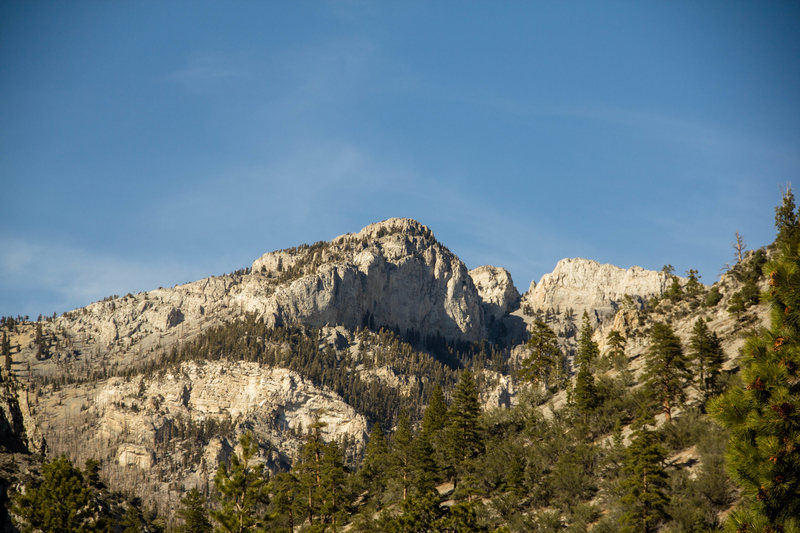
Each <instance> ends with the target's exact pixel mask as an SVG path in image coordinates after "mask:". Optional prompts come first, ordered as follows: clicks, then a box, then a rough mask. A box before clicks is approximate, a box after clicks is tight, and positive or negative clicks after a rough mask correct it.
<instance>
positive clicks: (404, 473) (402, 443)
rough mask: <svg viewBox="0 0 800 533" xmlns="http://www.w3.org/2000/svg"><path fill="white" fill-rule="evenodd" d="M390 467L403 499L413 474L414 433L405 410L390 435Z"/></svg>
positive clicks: (409, 486)
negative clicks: (401, 491) (392, 433)
mask: <svg viewBox="0 0 800 533" xmlns="http://www.w3.org/2000/svg"><path fill="white" fill-rule="evenodd" d="M392 467H393V468H392V472H393V477H394V479H395V480H397V481H398V482H399V483H400V486H401V487H402V490H403V500H405V499H406V498H408V489H409V488H411V484H412V481H413V476H414V435H413V434H412V433H411V423H410V422H409V420H408V415H407V414H406V413H405V412H403V413H400V416H399V417H398V419H397V428H396V429H395V431H394V435H393V437H392Z"/></svg>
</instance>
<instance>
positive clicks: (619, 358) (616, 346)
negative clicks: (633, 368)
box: [606, 329, 627, 370]
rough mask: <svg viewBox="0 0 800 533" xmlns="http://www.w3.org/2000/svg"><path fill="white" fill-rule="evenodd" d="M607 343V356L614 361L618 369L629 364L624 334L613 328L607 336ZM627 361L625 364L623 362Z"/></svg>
mask: <svg viewBox="0 0 800 533" xmlns="http://www.w3.org/2000/svg"><path fill="white" fill-rule="evenodd" d="M606 344H608V352H607V356H608V357H609V358H610V359H611V360H612V361H613V362H614V367H615V368H616V369H617V370H623V369H624V367H625V366H627V359H626V358H625V344H626V341H625V337H623V336H622V334H621V333H620V332H619V331H617V330H615V329H612V330H611V331H609V332H608V336H607V337H606ZM623 362H624V363H625V365H623V364H622V363H623Z"/></svg>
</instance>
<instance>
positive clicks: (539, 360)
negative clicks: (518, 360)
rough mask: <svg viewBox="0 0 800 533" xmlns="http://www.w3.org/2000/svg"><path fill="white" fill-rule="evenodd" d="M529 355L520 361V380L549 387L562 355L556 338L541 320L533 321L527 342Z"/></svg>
mask: <svg viewBox="0 0 800 533" xmlns="http://www.w3.org/2000/svg"><path fill="white" fill-rule="evenodd" d="M528 349H529V350H530V354H529V355H528V357H526V358H525V359H524V360H523V361H522V365H521V368H520V370H519V375H520V378H522V379H524V380H526V381H532V382H533V383H542V384H544V386H545V388H547V387H548V386H549V385H550V377H551V375H552V374H553V372H554V371H555V370H557V368H558V365H559V364H560V363H561V358H562V353H561V348H559V346H558V338H557V337H556V334H555V333H554V332H553V330H552V329H550V327H549V326H548V325H547V324H545V323H544V322H543V321H541V320H538V319H537V320H535V321H534V323H533V326H532V327H531V338H530V340H528Z"/></svg>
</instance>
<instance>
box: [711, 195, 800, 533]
mask: <svg viewBox="0 0 800 533" xmlns="http://www.w3.org/2000/svg"><path fill="white" fill-rule="evenodd" d="M776 225H777V226H778V238H777V239H776V244H777V245H778V246H779V256H778V257H777V258H776V259H775V260H773V261H771V262H769V263H767V264H766V265H765V266H764V272H765V273H769V292H768V293H767V294H766V295H765V297H766V300H767V301H768V302H769V304H770V306H771V325H770V328H769V329H768V330H766V329H765V330H762V331H760V332H759V333H757V334H754V335H753V336H751V337H750V338H748V339H747V341H746V343H745V346H744V348H743V356H744V361H743V366H744V369H743V371H742V382H743V384H744V386H743V388H735V389H731V390H729V391H728V392H726V393H725V394H724V395H722V396H719V397H717V398H715V399H714V400H712V402H711V403H710V405H709V412H710V413H711V414H712V416H714V417H715V418H716V419H717V420H718V421H719V422H721V423H722V424H723V425H724V426H725V427H727V428H728V429H729V430H730V438H729V441H728V451H727V465H728V470H729V472H730V473H731V476H732V477H733V479H734V480H735V481H736V482H737V483H738V484H739V485H740V486H741V487H742V488H743V489H744V494H745V498H744V501H743V504H742V505H741V507H740V509H739V510H738V511H736V512H735V513H733V514H732V516H731V518H730V523H731V524H732V526H731V527H732V528H739V529H740V530H741V531H744V530H747V531H767V530H770V531H781V530H784V531H790V530H792V531H796V530H800V519H798V517H800V246H798V244H800V243H798V238H800V233H798V217H797V214H796V213H795V207H794V197H793V195H792V193H791V190H790V189H787V192H786V193H785V194H784V197H783V205H781V206H780V207H778V209H777V210H776Z"/></svg>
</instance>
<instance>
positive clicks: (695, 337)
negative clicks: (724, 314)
mask: <svg viewBox="0 0 800 533" xmlns="http://www.w3.org/2000/svg"><path fill="white" fill-rule="evenodd" d="M689 354H690V355H691V360H692V366H693V368H694V374H695V378H696V383H697V388H698V389H699V390H700V391H701V392H702V393H703V399H704V400H708V398H709V397H710V396H711V394H713V393H714V392H715V391H716V388H717V381H718V379H719V375H720V371H721V370H722V363H723V361H724V360H725V354H724V353H723V351H722V345H721V344H720V341H719V338H718V337H717V334H716V333H714V332H712V331H710V330H709V329H708V326H707V325H706V322H705V320H703V319H701V318H698V319H697V322H695V324H694V329H693V330H692V337H691V339H689Z"/></svg>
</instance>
